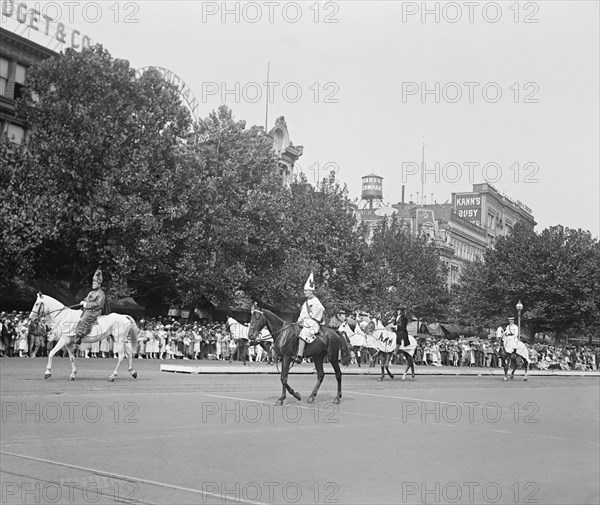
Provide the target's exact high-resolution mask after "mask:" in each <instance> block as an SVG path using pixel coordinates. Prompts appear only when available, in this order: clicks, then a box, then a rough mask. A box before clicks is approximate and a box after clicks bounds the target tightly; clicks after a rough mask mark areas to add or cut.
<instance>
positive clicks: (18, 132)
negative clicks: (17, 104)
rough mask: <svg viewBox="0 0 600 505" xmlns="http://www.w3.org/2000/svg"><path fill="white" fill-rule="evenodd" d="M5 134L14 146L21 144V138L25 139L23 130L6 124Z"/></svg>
mask: <svg viewBox="0 0 600 505" xmlns="http://www.w3.org/2000/svg"><path fill="white" fill-rule="evenodd" d="M6 134H7V135H8V138H9V139H10V140H12V141H13V142H14V143H15V144H20V143H21V142H23V138H24V137H25V130H24V129H23V128H21V127H20V126H17V125H14V124H10V123H8V128H7V129H6Z"/></svg>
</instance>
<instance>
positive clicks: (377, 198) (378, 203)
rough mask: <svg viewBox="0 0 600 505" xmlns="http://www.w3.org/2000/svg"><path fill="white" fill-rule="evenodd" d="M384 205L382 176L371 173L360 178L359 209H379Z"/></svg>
mask: <svg viewBox="0 0 600 505" xmlns="http://www.w3.org/2000/svg"><path fill="white" fill-rule="evenodd" d="M383 207H385V205H384V203H383V177H379V176H378V175H375V174H371V175H365V176H363V178H362V193H361V201H360V202H359V204H358V208H359V209H366V208H368V209H370V210H373V209H380V208H383Z"/></svg>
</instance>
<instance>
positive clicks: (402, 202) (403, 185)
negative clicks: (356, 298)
mask: <svg viewBox="0 0 600 505" xmlns="http://www.w3.org/2000/svg"><path fill="white" fill-rule="evenodd" d="M402 206H403V207H404V184H402Z"/></svg>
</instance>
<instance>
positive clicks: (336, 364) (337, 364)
mask: <svg viewBox="0 0 600 505" xmlns="http://www.w3.org/2000/svg"><path fill="white" fill-rule="evenodd" d="M331 366H332V367H333V370H334V372H335V378H336V380H337V386H338V388H337V396H336V397H335V399H334V400H333V403H335V404H336V405H337V404H338V403H340V400H341V399H342V370H341V369H340V362H339V361H338V360H337V359H336V360H333V361H332V362H331Z"/></svg>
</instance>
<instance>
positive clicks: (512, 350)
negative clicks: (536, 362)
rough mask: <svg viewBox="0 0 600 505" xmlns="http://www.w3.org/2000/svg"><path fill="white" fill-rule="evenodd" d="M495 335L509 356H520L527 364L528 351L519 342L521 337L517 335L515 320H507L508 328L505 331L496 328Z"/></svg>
mask: <svg viewBox="0 0 600 505" xmlns="http://www.w3.org/2000/svg"><path fill="white" fill-rule="evenodd" d="M497 335H498V336H500V337H501V345H503V346H504V350H505V351H506V352H507V353H509V354H515V355H519V356H521V357H522V358H523V359H525V360H526V361H527V362H529V350H528V349H527V346H526V345H525V344H524V343H523V342H521V338H520V337H521V336H520V335H519V327H518V326H517V325H516V324H515V318H514V317H509V318H508V326H507V327H506V329H504V330H503V329H502V328H498V330H497Z"/></svg>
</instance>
